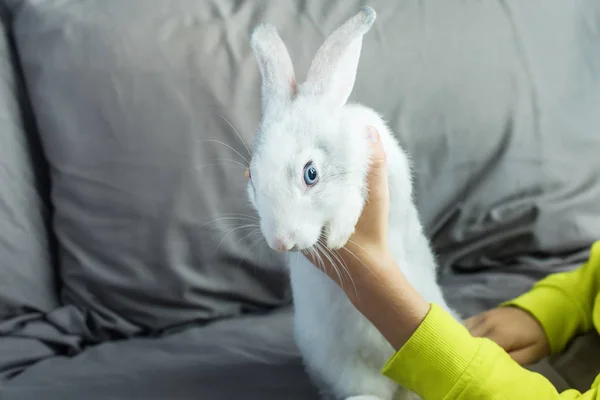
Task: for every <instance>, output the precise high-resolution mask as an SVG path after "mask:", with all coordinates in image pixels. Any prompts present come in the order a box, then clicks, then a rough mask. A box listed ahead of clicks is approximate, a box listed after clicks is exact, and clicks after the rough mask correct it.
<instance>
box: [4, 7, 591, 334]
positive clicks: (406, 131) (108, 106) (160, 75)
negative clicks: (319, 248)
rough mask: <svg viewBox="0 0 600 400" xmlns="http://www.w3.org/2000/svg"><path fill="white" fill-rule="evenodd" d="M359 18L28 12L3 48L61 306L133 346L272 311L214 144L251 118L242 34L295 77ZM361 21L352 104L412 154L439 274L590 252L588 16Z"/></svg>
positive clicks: (239, 11) (309, 13) (238, 198)
mask: <svg viewBox="0 0 600 400" xmlns="http://www.w3.org/2000/svg"><path fill="white" fill-rule="evenodd" d="M363 3H364V2H362V1H356V2H341V1H339V2H338V1H336V2H331V1H325V0H323V1H315V2H309V3H306V2H302V1H293V0H285V1H278V2H223V1H217V0H212V1H203V2H199V1H195V0H169V1H167V0H153V1H149V0H128V1H126V2H124V1H122V0H95V1H86V2H64V1H53V0H47V1H44V2H38V1H33V0H29V1H27V4H28V5H27V7H24V8H22V9H21V10H20V12H19V15H18V16H17V18H16V21H15V30H16V35H17V41H18V47H19V53H20V55H21V57H22V61H23V67H24V70H25V74H26V77H27V82H28V85H29V90H30V93H31V96H32V101H33V103H34V106H35V112H36V116H37V119H38V122H39V125H40V129H41V132H42V136H43V142H44V148H45V150H46V152H47V154H48V157H49V160H50V163H51V165H52V174H53V175H52V178H53V183H54V188H53V201H54V204H55V206H56V218H55V227H56V232H57V235H58V238H59V240H60V245H61V273H62V282H63V285H64V286H63V294H62V297H63V300H64V301H65V302H67V303H69V304H73V305H75V306H76V307H77V308H79V309H81V310H83V311H84V312H85V313H86V316H87V317H86V318H87V319H86V320H87V321H88V322H89V324H90V326H93V327H94V329H100V330H102V329H104V330H109V329H112V330H116V331H118V332H120V333H133V332H138V331H140V330H143V329H150V330H156V329H161V328H164V327H167V326H170V325H173V324H179V323H182V322H185V321H188V320H200V321H206V320H209V319H213V318H218V317H224V316H231V315H237V314H239V313H241V312H244V311H245V310H263V309H266V308H270V307H274V306H278V305H281V304H282V303H284V302H286V301H287V299H288V297H289V296H288V292H289V290H288V284H287V280H286V274H285V272H284V270H283V269H282V268H281V264H282V259H281V258H280V257H277V256H275V255H273V254H271V253H270V252H268V251H267V250H266V248H265V246H264V244H263V242H262V241H261V240H260V234H259V233H256V231H255V223H256V222H255V220H253V219H252V217H251V216H250V215H253V214H252V213H251V210H250V208H249V206H248V204H247V201H246V200H245V193H244V181H243V176H242V175H243V168H242V166H243V164H244V163H245V161H244V160H243V158H244V157H246V158H247V157H248V153H247V151H246V149H245V146H244V144H243V143H242V141H241V140H240V138H239V137H238V135H237V134H236V132H235V131H234V129H233V127H235V128H236V129H237V131H238V132H239V134H240V135H241V136H242V137H243V139H244V140H245V141H246V142H247V141H249V140H250V139H251V137H252V135H253V132H254V129H255V128H256V125H257V122H258V118H259V106H258V104H259V102H258V86H259V75H258V70H257V67H256V63H255V61H254V57H253V55H252V52H251V50H250V47H249V44H248V37H249V33H250V30H251V29H252V28H253V27H254V26H255V25H256V24H257V23H259V22H262V21H270V22H272V23H274V24H276V25H277V26H278V28H279V31H280V33H281V35H282V37H283V38H284V40H285V42H286V43H287V45H288V47H289V51H290V53H291V56H292V58H293V60H294V63H295V67H296V71H297V74H298V76H299V78H300V79H302V77H303V75H304V72H305V71H306V69H307V67H308V63H309V62H310V60H311V58H312V56H313V54H314V52H315V51H316V49H317V47H318V46H319V45H320V44H321V42H322V40H323V39H324V36H325V35H326V34H327V33H328V32H331V31H332V30H333V29H334V28H335V27H336V26H337V25H338V24H339V23H340V22H341V21H343V20H344V19H346V18H347V17H348V16H349V15H351V14H352V13H354V12H356V10H357V9H358V8H359V7H360V6H361V5H362V4H363ZM370 4H371V5H372V6H373V7H374V8H375V9H376V11H377V12H378V19H377V22H376V25H375V28H374V29H373V31H372V32H371V33H370V34H368V35H367V36H366V37H365V41H364V46H363V49H364V50H363V55H362V58H361V63H360V66H359V71H358V75H357V84H356V86H355V90H354V93H353V96H352V99H353V100H360V101H361V102H364V103H365V104H367V105H369V106H371V107H373V108H375V109H377V110H379V111H380V112H382V114H383V115H384V116H385V118H386V119H387V120H388V121H389V123H390V125H391V127H392V128H393V129H394V130H395V132H396V133H397V134H398V136H399V138H400V139H401V141H402V142H403V143H404V144H405V146H406V147H407V149H408V150H409V152H410V153H411V154H412V156H413V159H414V163H415V168H414V169H415V185H416V197H417V201H418V206H419V209H420V211H421V215H422V217H423V221H424V223H425V225H426V227H427V230H428V232H429V234H430V235H431V237H432V238H433V242H434V244H435V246H436V249H437V250H438V253H439V254H440V260H441V262H442V264H443V265H444V266H454V267H457V268H464V269H473V268H480V267H482V266H504V265H511V264H514V263H518V262H537V261H539V260H540V259H546V258H548V257H550V256H552V257H557V256H558V258H559V259H560V257H562V255H563V254H567V255H570V256H571V255H572V254H571V253H573V252H575V253H577V252H579V251H581V250H582V249H585V248H586V247H587V246H588V245H589V244H590V243H591V242H592V241H593V240H594V239H595V238H597V237H599V236H600V201H598V199H600V183H599V181H598V173H597V171H598V170H599V168H600V157H598V156H597V148H598V146H599V145H600V136H599V135H598V134H597V130H598V126H599V122H600V114H599V113H597V112H596V111H595V110H597V109H598V108H597V105H598V94H597V93H599V92H600V91H599V90H598V88H599V86H598V85H599V84H598V72H597V71H600V69H598V66H599V57H600V52H598V51H597V50H598V36H597V35H598V34H597V32H598V29H595V27H597V19H596V17H597V16H598V5H596V3H595V0H580V1H576V2H563V1H558V0H538V1H530V2H526V3H523V2H519V1H505V2H462V1H456V0H454V1H444V2H440V1H421V2H414V1H398V2H388V1H384V0H374V1H372V2H371V3H370ZM230 123H231V125H232V126H230V125H229V124H230ZM220 142H221V143H220ZM240 164H242V165H240ZM216 218H221V219H219V220H215V219H216ZM228 232H229V234H228ZM527 257H529V258H527ZM578 257H579V258H583V257H584V254H583V253H582V254H581V255H580V256H578ZM536 260H537V261H536ZM571 261H572V260H571ZM558 264H560V262H558Z"/></svg>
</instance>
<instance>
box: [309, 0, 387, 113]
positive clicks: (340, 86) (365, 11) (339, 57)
mask: <svg viewBox="0 0 600 400" xmlns="http://www.w3.org/2000/svg"><path fill="white" fill-rule="evenodd" d="M375 18H376V14H375V10H373V9H372V8H371V7H364V8H362V9H361V10H360V11H359V12H358V13H357V14H355V15H354V16H353V17H351V18H350V19H348V20H347V21H346V22H345V23H344V24H342V25H341V26H340V27H338V28H337V29H336V30H335V31H333V33H331V35H329V37H328V38H327V39H326V40H325V42H324V43H323V44H322V45H321V47H320V48H319V50H318V51H317V54H316V55H315V58H314V59H313V61H312V64H311V65H310V68H309V70H308V74H307V78H306V81H305V82H304V83H303V84H302V87H301V88H300V89H299V90H300V91H301V92H302V94H306V95H315V96H318V97H322V98H324V100H325V101H326V102H327V103H328V104H329V106H331V107H334V108H336V107H341V106H343V105H344V104H346V102H347V101H348V97H350V93H352V88H353V87H354V81H355V79H356V70H357V68H358V60H359V58H360V52H361V48H362V38H363V35H364V34H365V33H367V32H368V31H369V29H371V26H372V25H373V23H374V22H375Z"/></svg>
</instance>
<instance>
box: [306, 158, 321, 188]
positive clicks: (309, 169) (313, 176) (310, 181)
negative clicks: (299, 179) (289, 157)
mask: <svg viewBox="0 0 600 400" xmlns="http://www.w3.org/2000/svg"><path fill="white" fill-rule="evenodd" d="M318 179H319V174H318V173H317V168H316V167H315V165H314V164H313V162H312V161H310V162H309V163H308V164H306V165H305V166H304V183H306V186H312V185H314V184H315V183H317V180H318Z"/></svg>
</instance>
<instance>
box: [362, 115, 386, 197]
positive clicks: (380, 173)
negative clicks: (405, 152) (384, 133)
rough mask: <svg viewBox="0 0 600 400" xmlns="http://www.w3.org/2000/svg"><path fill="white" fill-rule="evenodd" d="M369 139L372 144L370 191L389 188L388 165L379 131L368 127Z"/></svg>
mask: <svg viewBox="0 0 600 400" xmlns="http://www.w3.org/2000/svg"><path fill="white" fill-rule="evenodd" d="M367 131H368V137H369V140H370V143H371V166H370V171H369V190H370V191H373V190H380V189H381V187H383V186H384V187H385V188H387V163H386V156H385V150H384V149H383V145H382V143H381V137H380V136H379V133H378V132H377V130H376V129H375V128H373V127H371V126H370V127H368V128H367Z"/></svg>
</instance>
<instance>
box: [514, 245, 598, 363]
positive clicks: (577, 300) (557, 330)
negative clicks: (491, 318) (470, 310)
mask: <svg viewBox="0 0 600 400" xmlns="http://www.w3.org/2000/svg"><path fill="white" fill-rule="evenodd" d="M599 294H600V241H598V242H596V243H595V244H594V245H593V246H592V249H591V253H590V258H589V260H588V262H586V263H585V264H584V265H583V266H581V267H579V268H578V269H576V270H574V271H571V272H564V273H559V274H554V275H550V276H548V277H547V278H546V279H543V280H541V281H540V282H538V283H537V284H536V285H535V286H534V287H533V289H532V290H531V291H529V292H528V293H525V294H524V295H522V296H521V297H518V298H517V299H515V300H513V301H510V302H507V303H506V304H505V305H509V306H516V307H519V308H521V309H523V310H525V311H528V312H529V313H530V314H531V315H533V316H534V317H535V318H536V319H537V321H538V322H539V323H540V325H541V326H542V327H543V329H544V332H545V333H546V337H547V338H548V342H549V344H550V348H551V351H552V353H558V352H561V351H562V350H564V348H565V347H566V346H567V344H568V343H569V342H570V341H571V340H572V339H573V338H574V337H575V336H577V335H579V334H582V333H585V332H589V331H591V330H592V329H593V328H594V325H593V312H594V303H595V301H596V297H597V296H598V295H599Z"/></svg>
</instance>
